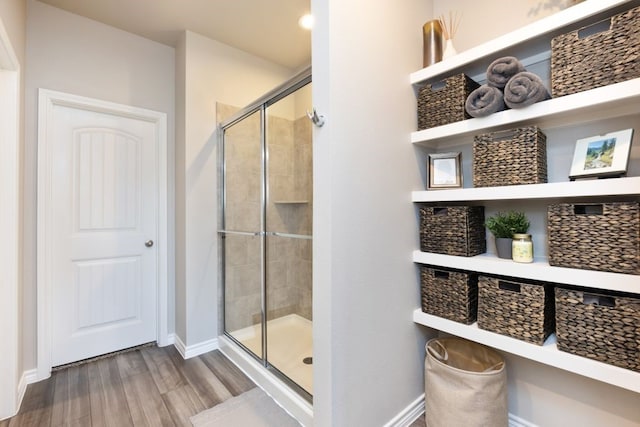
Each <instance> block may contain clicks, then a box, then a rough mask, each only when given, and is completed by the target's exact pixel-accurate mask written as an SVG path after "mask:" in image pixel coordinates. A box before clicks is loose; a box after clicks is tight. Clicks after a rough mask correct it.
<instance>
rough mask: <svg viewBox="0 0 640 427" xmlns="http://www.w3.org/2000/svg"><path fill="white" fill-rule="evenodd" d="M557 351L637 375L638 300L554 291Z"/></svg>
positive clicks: (639, 340) (639, 369) (639, 364)
mask: <svg viewBox="0 0 640 427" xmlns="http://www.w3.org/2000/svg"><path fill="white" fill-rule="evenodd" d="M556 335H557V338H558V349H559V350H562V351H566V352H568V353H572V354H577V355H579V356H583V357H588V358H589V359H594V360H598V361H600V362H605V363H608V364H611V365H615V366H619V367H621V368H626V369H631V370H634V371H637V372H640V299H639V298H631V297H622V296H613V295H606V294H593V293H588V292H583V291H578V290H570V289H563V288H556Z"/></svg>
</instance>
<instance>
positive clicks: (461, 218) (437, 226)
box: [420, 206, 487, 256]
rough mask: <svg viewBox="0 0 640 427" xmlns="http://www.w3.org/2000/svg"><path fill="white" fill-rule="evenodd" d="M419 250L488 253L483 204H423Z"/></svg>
mask: <svg viewBox="0 0 640 427" xmlns="http://www.w3.org/2000/svg"><path fill="white" fill-rule="evenodd" d="M420 250H421V251H423V252H435V253H438V254H447V255H459V256H475V255H478V254H482V253H485V252H486V251H487V240H486V232H485V229H484V206H448V207H432V206H423V207H421V208H420Z"/></svg>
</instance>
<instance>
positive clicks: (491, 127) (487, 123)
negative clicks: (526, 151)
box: [411, 78, 640, 146]
mask: <svg viewBox="0 0 640 427" xmlns="http://www.w3.org/2000/svg"><path fill="white" fill-rule="evenodd" d="M638 105H640V78H637V79H633V80H628V81H626V82H621V83H616V84H613V85H609V86H603V87H599V88H595V89H591V90H587V91H584V92H578V93H574V94H572V95H567V96H562V97H560V98H553V99H549V100H547V101H543V102H539V103H537V104H533V105H530V106H528V107H526V108H521V109H513V110H505V111H499V112H497V113H494V114H491V115H489V116H487V117H479V118H473V119H468V120H462V121H459V122H454V123H449V124H447V125H443V126H437V127H434V128H429V129H424V130H420V131H416V132H412V133H411V142H412V143H414V144H420V145H425V146H435V145H439V144H442V143H446V142H457V141H459V139H460V138H461V137H464V136H467V135H475V134H479V133H485V132H491V131H495V130H500V129H506V128H512V127H514V126H515V125H519V124H522V125H525V126H531V125H537V126H538V127H540V128H542V129H549V128H554V127H560V126H570V125H575V124H580V123H588V122H590V121H593V120H601V119H607V118H612V117H621V116H627V115H632V114H637V113H638Z"/></svg>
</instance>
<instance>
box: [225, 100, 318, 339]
mask: <svg viewBox="0 0 640 427" xmlns="http://www.w3.org/2000/svg"><path fill="white" fill-rule="evenodd" d="M235 111H237V109H236V108H234V107H230V106H226V105H221V104H218V120H219V121H221V120H224V119H225V118H226V117H229V116H230V115H232V114H233V113H234V112H235ZM245 120H246V123H245V122H242V123H239V124H237V125H234V126H233V127H232V128H230V130H229V131H228V132H227V152H226V154H225V156H226V160H227V170H226V174H227V199H226V205H227V224H226V227H225V228H227V229H228V230H236V231H257V230H259V215H260V212H261V210H260V209H261V207H260V186H259V182H260V181H259V179H260V163H259V157H260V150H259V141H260V137H259V132H260V125H259V119H258V115H254V116H251V117H250V118H248V119H245ZM267 124H268V127H267V128H268V131H267V144H268V150H269V164H268V172H269V191H270V194H269V198H268V205H267V207H266V211H267V231H275V232H280V233H287V234H299V235H308V236H311V235H312V210H313V193H312V192H313V181H312V147H311V139H312V132H311V122H310V121H309V120H308V119H307V118H306V117H305V116H302V117H300V118H298V119H296V120H289V119H286V118H281V117H274V116H270V117H269V118H268V123H267ZM256 156H257V157H256ZM311 242H312V241H311V240H310V239H309V240H306V239H293V238H287V237H274V236H268V237H267V254H266V256H267V259H266V269H267V306H268V307H267V318H268V319H269V320H271V319H274V318H278V317H282V316H285V315H288V314H292V313H295V314H298V315H300V316H302V317H305V318H307V319H309V320H311V302H312V290H311V287H312V280H311V277H312V275H311V272H312V270H311V268H312V267H311V266H312V262H311V259H312V258H311V245H312V243H311ZM225 275H226V278H225V282H226V287H225V293H226V295H225V300H226V309H225V317H226V319H225V321H226V330H228V331H234V330H238V329H242V328H245V327H247V326H250V325H252V324H256V323H259V322H260V297H261V292H260V240H259V238H258V237H252V236H237V235H228V237H227V239H226V265H225Z"/></svg>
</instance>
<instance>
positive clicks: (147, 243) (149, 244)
mask: <svg viewBox="0 0 640 427" xmlns="http://www.w3.org/2000/svg"><path fill="white" fill-rule="evenodd" d="M144 245H145V246H146V247H148V248H150V247H151V246H153V240H147V241H146V242H144Z"/></svg>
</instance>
